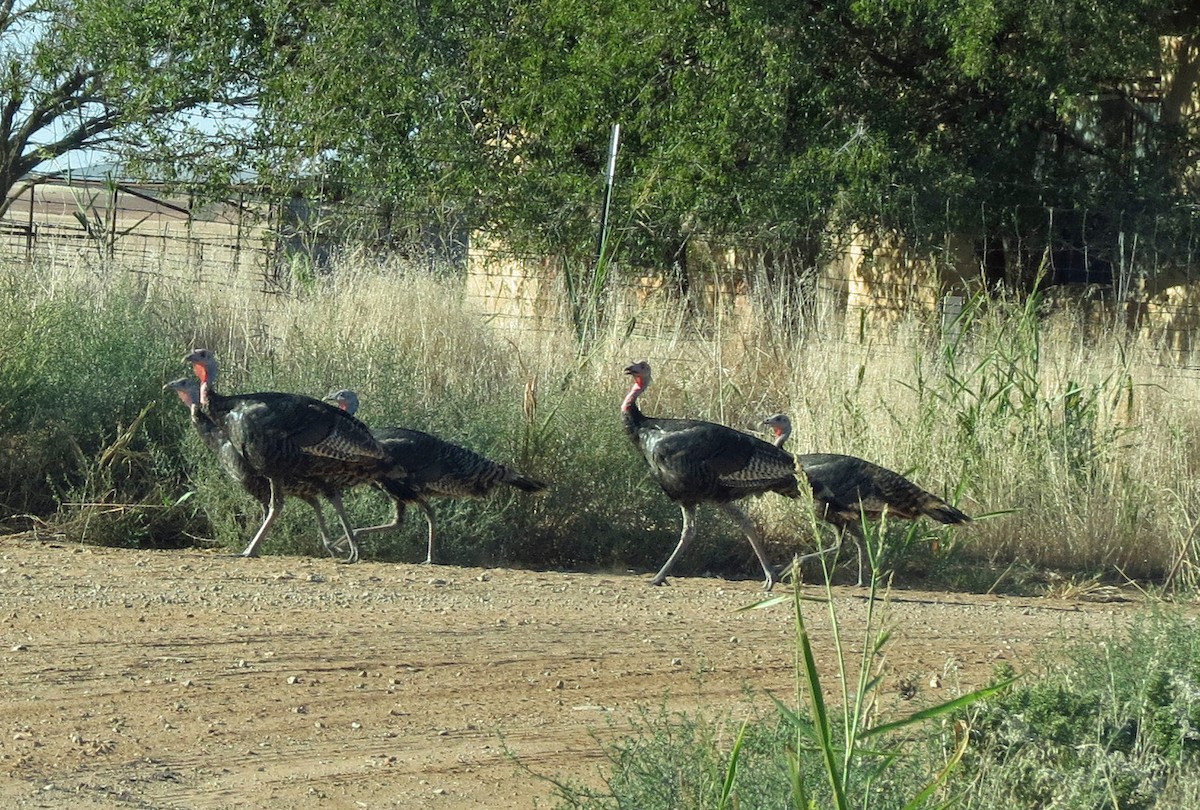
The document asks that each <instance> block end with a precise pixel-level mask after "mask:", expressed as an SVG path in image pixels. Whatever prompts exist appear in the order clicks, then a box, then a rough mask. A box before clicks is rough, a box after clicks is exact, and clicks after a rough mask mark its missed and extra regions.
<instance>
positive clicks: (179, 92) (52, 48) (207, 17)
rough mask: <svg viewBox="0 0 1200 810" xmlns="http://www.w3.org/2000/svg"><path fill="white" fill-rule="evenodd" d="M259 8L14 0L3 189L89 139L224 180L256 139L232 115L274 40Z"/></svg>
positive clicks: (173, 170)
mask: <svg viewBox="0 0 1200 810" xmlns="http://www.w3.org/2000/svg"><path fill="white" fill-rule="evenodd" d="M257 18H258V13H257V10H256V9H255V8H253V7H249V8H248V7H246V5H245V4H242V3H224V2H218V3H207V2H189V1H187V0H185V1H184V2H178V3H162V2H148V3H124V2H113V0H72V1H71V2H60V0H51V1H50V2H36V3H35V2H18V3H15V4H12V7H11V8H6V13H5V14H3V15H2V16H0V55H3V57H4V64H5V71H4V73H3V76H2V77H0V97H3V98H4V99H5V103H6V104H8V105H10V106H11V111H12V113H13V114H12V115H7V116H5V117H4V119H3V121H2V122H0V141H3V142H4V143H5V144H6V149H5V150H4V158H3V159H2V160H0V189H3V190H4V191H5V192H11V191H12V189H13V188H14V187H15V186H16V185H17V184H18V183H20V182H25V181H28V174H29V172H31V171H32V170H34V169H37V168H39V166H40V164H42V163H43V161H45V160H47V159H50V158H57V157H62V156H64V155H69V154H71V153H72V152H75V151H76V150H81V149H97V150H100V149H102V150H106V151H108V152H109V153H113V154H120V155H122V156H123V157H126V158H127V159H130V160H138V159H141V160H142V162H143V163H146V162H154V163H156V164H157V166H158V170H157V172H156V175H157V176H159V177H163V176H176V177H177V176H181V175H182V176H185V177H187V178H188V179H189V181H191V182H193V183H198V184H201V185H203V184H204V183H214V184H216V185H227V184H228V181H229V178H230V176H231V173H232V171H233V168H232V167H231V164H236V163H239V162H240V159H239V157H238V153H239V152H240V151H242V150H243V149H244V148H245V147H246V146H247V145H248V139H247V138H246V137H245V133H244V131H243V132H241V133H239V134H238V135H233V134H231V133H232V132H233V131H234V130H237V129H241V128H242V127H241V126H240V121H239V122H238V123H237V124H235V123H233V122H234V121H237V120H238V119H239V118H240V115H238V112H239V111H241V112H242V113H243V114H244V111H245V110H246V109H247V108H248V105H249V103H250V102H251V101H252V99H253V96H254V93H255V84H256V82H257V79H258V76H259V75H260V73H261V70H260V68H259V67H258V66H257V65H258V61H257V60H258V57H259V56H260V55H261V54H262V53H263V50H262V49H263V48H264V47H265V48H266V49H267V50H268V51H269V50H270V48H269V44H268V43H265V42H262V41H260V40H258V37H257V34H256V27H257V26H256V22H257ZM202 119H206V120H203V122H202ZM200 177H204V178H206V180H205V181H202V182H201V181H197V180H196V178H200ZM15 196H16V195H13V194H11V193H6V195H5V199H6V200H7V202H6V203H5V204H4V205H3V206H0V210H4V209H5V208H7V206H8V205H9V204H11V202H12V200H13V199H15Z"/></svg>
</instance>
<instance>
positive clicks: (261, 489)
mask: <svg viewBox="0 0 1200 810" xmlns="http://www.w3.org/2000/svg"><path fill="white" fill-rule="evenodd" d="M163 389H164V390H166V389H170V390H172V391H174V392H175V393H176V394H178V395H179V399H180V401H181V402H183V404H184V406H185V407H186V408H187V409H188V412H189V413H190V414H191V417H192V425H193V426H194V427H195V428H196V432H197V433H199V434H200V438H201V439H202V440H203V441H204V444H205V445H206V446H207V447H208V449H209V450H211V451H212V452H213V453H214V454H215V455H216V456H217V461H218V462H219V463H220V465H221V468H222V469H223V470H225V472H226V473H227V474H228V475H229V477H230V478H232V479H233V480H235V481H237V482H238V483H239V484H241V485H242V489H244V490H246V492H247V493H248V494H249V495H250V496H251V497H252V498H254V499H255V500H256V501H258V503H259V505H260V506H262V510H263V517H264V518H265V517H266V514H267V510H268V509H269V508H270V506H271V482H270V481H269V480H268V479H266V478H264V477H263V476H261V475H259V474H258V473H256V472H255V471H254V470H252V469H250V466H249V465H248V464H247V463H246V460H245V458H243V457H242V456H241V455H240V454H239V453H238V452H237V451H236V450H234V448H233V445H232V444H231V443H230V442H229V437H227V436H226V435H225V433H224V432H223V431H222V430H221V429H220V428H219V427H217V425H216V423H215V422H213V421H212V419H209V418H208V416H207V415H206V414H204V413H202V412H201V411H200V381H199V380H194V379H189V378H187V377H182V378H180V379H178V380H172V381H171V382H169V383H167V384H166V385H164V386H163ZM284 494H285V495H291V496H293V497H296V498H300V499H301V500H302V501H304V502H305V503H307V504H308V505H309V506H311V507H312V509H313V513H314V514H315V515H316V518H317V529H318V530H319V531H320V532H321V543H322V545H324V546H325V548H326V549H329V550H331V553H333V552H332V549H333V540H332V539H331V538H330V536H329V529H328V527H327V526H326V525H325V516H324V515H323V514H322V513H321V502H320V501H319V500H318V495H320V493H319V492H318V491H317V489H316V488H314V487H312V486H311V485H308V484H306V483H304V482H293V483H289V484H288V485H286V486H285V487H284Z"/></svg>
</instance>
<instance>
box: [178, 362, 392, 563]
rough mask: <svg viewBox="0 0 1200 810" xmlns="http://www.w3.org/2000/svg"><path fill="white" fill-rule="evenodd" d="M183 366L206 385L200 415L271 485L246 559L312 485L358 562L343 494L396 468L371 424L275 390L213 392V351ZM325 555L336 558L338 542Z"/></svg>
mask: <svg viewBox="0 0 1200 810" xmlns="http://www.w3.org/2000/svg"><path fill="white" fill-rule="evenodd" d="M184 362H185V363H190V364H191V366H192V369H193V370H194V371H195V374H196V377H197V378H198V379H199V380H200V407H199V408H198V410H199V412H200V413H201V414H203V415H204V416H206V417H208V418H209V419H211V420H212V422H213V423H214V424H215V425H216V426H217V427H218V428H219V429H220V430H221V431H222V433H223V434H224V435H225V437H227V438H228V440H229V444H230V447H231V452H233V453H235V454H236V455H237V456H239V457H240V458H241V459H242V462H244V463H245V465H246V468H247V469H248V470H251V471H252V472H253V473H254V474H257V475H261V476H262V477H264V478H266V479H267V481H268V482H269V484H270V496H269V499H268V503H267V514H266V517H265V518H264V519H263V523H262V526H261V527H259V529H258V531H257V532H256V533H255V534H254V537H252V538H251V540H250V543H249V544H248V545H247V546H246V549H245V551H243V552H242V556H243V557H253V556H255V555H256V554H257V553H258V546H259V544H260V543H262V541H263V538H265V537H266V536H267V533H268V532H269V531H270V529H271V525H272V524H273V523H274V522H275V519H276V518H277V517H278V516H279V513H280V511H282V509H283V501H284V495H285V494H286V493H287V492H288V490H289V489H291V488H301V487H311V488H312V490H313V491H315V492H317V493H320V494H321V495H322V496H324V498H325V499H326V500H328V501H329V503H330V504H331V505H332V506H333V509H334V511H335V512H336V513H337V516H338V519H339V520H340V521H341V523H342V528H343V529H344V530H345V532H346V537H345V539H346V541H347V542H348V543H349V546H350V550H349V554H348V555H347V557H346V562H357V560H358V558H359V552H358V543H357V542H356V541H355V532H354V528H353V527H352V526H351V525H350V518H349V516H348V515H347V514H346V509H345V507H344V506H343V505H342V496H341V492H342V490H343V489H345V488H347V487H350V486H354V485H356V484H362V483H367V482H369V481H372V480H374V479H375V478H376V477H378V476H379V475H380V474H382V473H383V472H384V471H385V470H388V469H389V468H390V467H391V464H390V462H389V461H388V454H387V452H386V451H385V450H384V449H383V446H382V445H381V444H380V443H379V442H378V441H376V440H375V437H374V436H372V435H371V431H370V430H369V429H368V428H367V426H366V425H364V424H363V423H362V422H359V421H358V420H357V419H355V418H354V417H353V416H350V415H349V414H346V413H343V412H342V411H341V410H339V409H338V408H335V407H333V406H332V405H329V404H328V403H325V402H322V401H321V400H319V399H313V398H312V397H306V396H300V395H297V394H284V393H279V392H274V391H271V392H264V393H257V394H241V395H238V396H228V397H227V396H222V395H221V394H219V393H217V391H216V390H214V388H213V386H214V384H215V381H216V378H217V372H218V367H217V361H216V358H215V357H214V356H213V354H212V352H210V351H208V350H207V349H197V350H196V351H194V352H192V353H191V354H189V355H187V356H186V357H184ZM397 474H398V473H397ZM326 550H327V551H329V552H330V554H333V553H335V549H334V547H333V545H332V544H329V545H326Z"/></svg>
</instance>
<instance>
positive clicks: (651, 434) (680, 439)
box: [621, 361, 802, 590]
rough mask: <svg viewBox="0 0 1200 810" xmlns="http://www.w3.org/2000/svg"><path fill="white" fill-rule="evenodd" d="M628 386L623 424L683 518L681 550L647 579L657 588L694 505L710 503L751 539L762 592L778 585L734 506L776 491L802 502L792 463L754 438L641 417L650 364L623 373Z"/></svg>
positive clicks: (688, 535) (689, 527)
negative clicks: (762, 581) (630, 381)
mask: <svg viewBox="0 0 1200 810" xmlns="http://www.w3.org/2000/svg"><path fill="white" fill-rule="evenodd" d="M625 373H626V374H628V375H630V376H631V377H633V388H632V389H631V390H630V391H629V394H628V396H626V397H625V401H624V402H623V403H622V405H621V420H622V422H623V423H624V426H625V432H626V433H627V434H628V435H629V438H630V440H631V441H632V442H633V443H634V445H635V446H636V447H637V448H638V449H639V450H640V451H641V453H642V456H643V457H644V458H645V459H646V463H647V464H648V465H649V466H650V474H651V475H652V476H653V477H654V480H655V481H657V482H658V484H659V486H661V487H662V490H663V492H664V493H666V495H667V497H668V498H670V499H671V500H673V501H675V502H676V503H678V504H679V507H680V509H681V511H682V512H683V531H682V532H681V534H680V537H679V544H678V545H677V546H676V547H675V550H674V551H673V552H672V553H671V556H670V557H669V558H668V559H667V561H666V563H665V564H664V565H663V567H662V568H661V569H660V570H659V572H658V573H657V574H655V576H654V578H653V579H652V580H651V581H650V582H651V584H653V585H661V584H662V583H663V582H665V581H666V578H667V573H668V572H669V571H670V570H671V566H672V565H674V564H675V561H676V560H677V559H678V558H679V555H680V554H681V553H683V550H684V549H685V548H687V546H688V544H689V543H690V542H691V541H692V538H693V537H694V536H695V533H696V507H697V506H698V505H699V504H701V503H715V504H717V505H718V506H719V507H720V508H721V509H723V510H724V511H725V512H726V513H727V514H729V515H730V516H731V517H732V518H733V519H734V520H735V521H737V523H738V525H739V526H740V527H741V529H742V531H743V532H744V533H745V535H746V539H747V540H749V541H750V546H751V548H753V549H754V554H755V556H756V557H758V561H759V564H760V565H762V569H763V573H764V574H765V575H766V583H765V586H766V589H767V590H770V589H771V588H772V587H773V586H774V585H775V583H776V582H777V581H778V579H777V577H776V574H775V570H774V568H773V567H772V566H771V563H770V561H769V560H768V559H767V555H766V550H765V549H764V547H763V543H762V539H761V537H760V535H759V532H758V529H757V527H755V525H754V522H753V521H752V520H751V519H750V518H749V516H747V515H746V514H745V512H743V511H742V510H741V509H739V508H738V507H737V506H735V505H734V501H737V500H740V499H741V498H745V497H748V496H750V495H761V494H764V493H767V492H775V493H778V494H780V495H783V496H785V497H788V498H798V497H802V493H801V491H800V489H799V487H798V485H797V482H796V472H795V465H794V462H793V460H792V457H791V456H790V455H789V454H788V453H787V452H785V451H783V450H780V449H779V448H778V447H775V446H773V445H771V444H768V443H767V442H764V441H763V440H762V439H759V438H758V437H756V436H751V435H749V434H747V433H742V432H741V431H738V430H734V429H733V428H730V427H726V426H725V425H719V424H716V423H714V422H705V421H702V420H699V419H660V418H655V417H649V416H646V415H645V414H643V413H642V412H641V409H640V408H639V407H638V403H637V400H638V397H640V396H641V395H642V393H643V392H645V390H646V389H647V388H648V387H649V386H650V379H651V373H650V364H649V363H646V362H644V361H643V362H639V363H634V364H633V365H631V366H629V367H628V368H626V369H625Z"/></svg>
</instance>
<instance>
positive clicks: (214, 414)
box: [199, 380, 230, 421]
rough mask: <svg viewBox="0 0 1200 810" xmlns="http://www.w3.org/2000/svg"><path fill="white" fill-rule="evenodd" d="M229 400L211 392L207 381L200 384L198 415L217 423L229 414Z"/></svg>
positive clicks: (211, 389)
mask: <svg viewBox="0 0 1200 810" xmlns="http://www.w3.org/2000/svg"><path fill="white" fill-rule="evenodd" d="M229 408H230V399H229V397H223V396H221V395H220V394H218V393H217V392H216V391H214V390H213V387H212V385H210V384H209V382H208V380H203V381H201V383H200V407H199V410H200V413H202V414H204V415H205V416H206V417H208V418H209V419H211V420H213V421H218V420H220V419H221V418H222V417H224V416H225V414H227V413H229Z"/></svg>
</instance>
